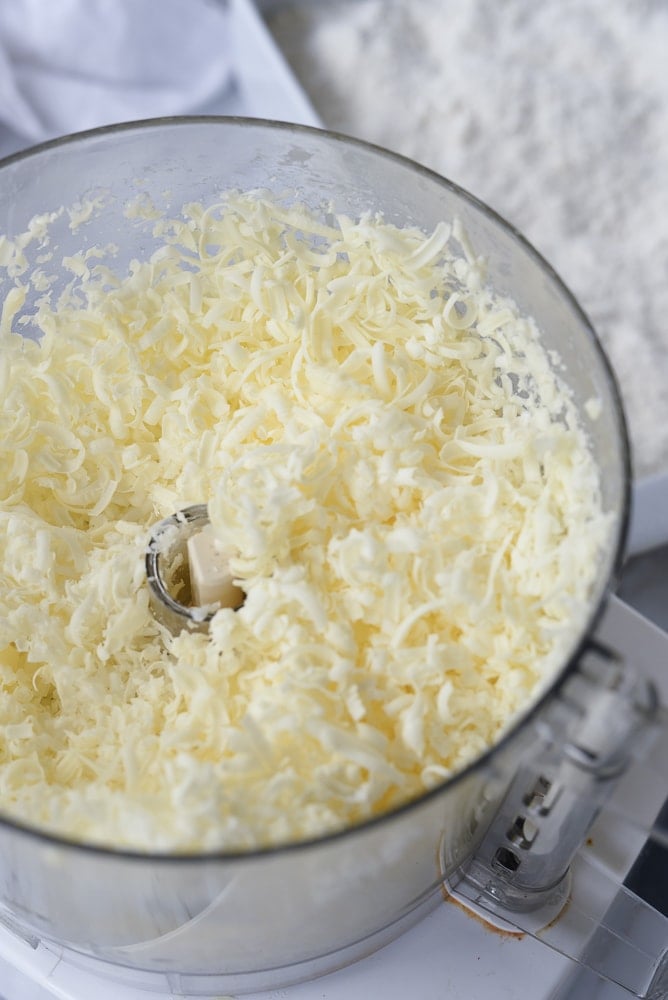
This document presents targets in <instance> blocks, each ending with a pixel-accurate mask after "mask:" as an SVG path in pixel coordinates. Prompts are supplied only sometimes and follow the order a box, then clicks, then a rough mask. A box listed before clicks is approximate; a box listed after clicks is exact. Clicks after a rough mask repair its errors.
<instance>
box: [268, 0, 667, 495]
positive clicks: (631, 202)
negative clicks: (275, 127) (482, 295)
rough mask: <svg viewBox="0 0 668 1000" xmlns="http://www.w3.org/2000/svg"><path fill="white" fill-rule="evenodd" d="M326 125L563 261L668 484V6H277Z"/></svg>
mask: <svg viewBox="0 0 668 1000" xmlns="http://www.w3.org/2000/svg"><path fill="white" fill-rule="evenodd" d="M264 7H265V15H266V17H267V22H268V24H269V27H270V30H271V31H272V33H273V35H274V37H275V39H276V41H277V42H278V44H279V46H280V47H281V49H282V50H283V52H284V54H285V55H286V56H287V58H288V60H289V61H290V63H291V65H292V67H293V69H294V71H295V73H296V75H297V77H298V78H299V80H300V82H301V83H302V86H303V87H304V89H305V90H306V92H307V94H308V95H309V97H310V98H311V100H312V102H313V104H314V105H315V108H316V110H317V112H318V113H319V114H320V116H321V118H322V120H323V122H324V124H325V125H326V126H327V127H330V128H333V129H337V130H340V131H342V132H346V133H348V134H352V135H356V136H358V137H360V138H364V139H367V140H370V141H373V142H376V143H379V144H380V145H383V146H386V147H388V148H390V149H393V150H396V151H398V152H401V153H404V154H406V155H408V156H411V157H412V158H414V159H416V160H418V161H420V162H421V163H424V164H426V165H427V166H430V167H432V168H433V169H435V170H437V171H438V172H439V173H441V174H444V175H445V176H447V177H449V178H450V179H451V180H453V181H455V182H457V183H458V184H460V185H461V186H462V187H465V188H467V189H468V190H470V191H471V192H473V193H474V194H476V195H477V196H478V197H480V198H482V200H483V201H486V202H487V203H488V204H490V205H492V206H493V207H494V208H495V209H496V210H497V211H499V212H500V213H501V214H502V215H504V216H505V217H506V218H508V219H509V220H510V221H512V222H513V223H514V224H515V225H516V226H517V227H518V228H519V229H520V230H522V231H523V232H524V233H525V235H526V236H528V238H529V239H530V240H531V241H532V242H533V243H534V244H535V245H536V246H537V248H538V249H539V250H540V251H541V252H542V253H543V254H544V255H545V256H546V257H547V258H548V260H549V261H550V262H551V263H552V264H553V266H554V267H555V268H556V269H557V271H558V272H559V273H560V274H561V275H562V277H563V278H564V279H565V281H566V283H567V284H568V285H570V287H571V288H572V290H573V291H574V292H575V294H576V295H577V297H578V298H579V300H580V302H581V304H582V305H583V307H584V308H585V310H586V311H587V312H588V313H589V315H590V317H591V318H592V320H593V322H594V325H595V327H596V328H597V330H598V332H599V335H600V337H601V339H602V341H603V343H604V345H605V347H606V349H607V350H608V353H609V355H610V357H611V359H612V362H613V365H614V367H615V370H616V372H617V376H618V379H619V381H620V384H621V388H622V392H623V397H624V400H625V405H626V410H627V416H628V418H629V423H630V429H631V437H632V443H633V448H634V455H635V471H636V474H637V475H638V476H647V475H649V474H656V473H661V472H668V322H667V321H666V315H668V69H666V66H667V65H668V4H666V3H665V2H663V0H543V2H542V3H540V4H536V3H534V2H533V0H504V2H503V3H496V2H493V0H467V2H465V3H464V2H460V3H455V2H454V0H410V2H408V0H326V2H325V0H321V2H318V0H310V2H309V0H301V2H299V0H291V2H280V0H265V2H264Z"/></svg>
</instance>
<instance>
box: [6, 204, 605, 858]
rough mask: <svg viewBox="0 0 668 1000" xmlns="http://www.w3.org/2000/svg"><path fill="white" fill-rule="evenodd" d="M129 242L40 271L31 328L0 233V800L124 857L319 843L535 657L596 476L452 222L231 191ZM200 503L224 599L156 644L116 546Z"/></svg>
mask: <svg viewBox="0 0 668 1000" xmlns="http://www.w3.org/2000/svg"><path fill="white" fill-rule="evenodd" d="M130 214H131V213H130ZM144 214H145V213H144ZM155 231H156V232H157V233H160V234H162V245H161V246H160V248H159V249H158V250H157V251H156V252H155V253H154V254H153V256H152V257H151V259H150V260H147V261H145V262H136V261H135V262H133V263H132V264H131V265H130V267H129V269H128V271H127V273H123V274H115V273H113V272H112V271H111V270H110V268H109V266H108V265H104V264H103V263H102V262H101V261H100V260H99V259H98V255H97V254H96V253H95V252H94V251H88V252H87V253H81V254H79V255H76V256H75V257H73V258H68V259H67V262H66V264H67V267H68V268H69V269H70V270H71V271H72V273H73V275H74V281H73V283H72V285H71V286H70V290H69V292H68V293H64V294H61V295H60V297H59V299H58V300H57V301H55V302H51V300H50V297H49V295H48V294H42V296H41V298H40V299H39V301H38V305H37V308H36V313H35V317H34V320H33V322H34V324H35V325H36V326H37V328H38V329H39V331H40V334H41V337H40V339H39V342H34V341H31V340H27V339H24V338H23V337H22V336H20V331H21V323H22V320H21V318H20V317H21V309H22V307H23V303H24V300H25V296H26V291H27V289H28V288H29V286H30V276H29V269H28V268H27V263H26V260H27V258H26V253H27V252H28V249H29V247H28V244H29V242H30V237H29V236H27V237H26V238H24V239H19V240H18V241H16V243H15V245H12V244H11V242H10V241H7V240H5V241H4V242H3V244H2V246H3V251H2V261H0V263H2V266H4V267H7V268H9V269H10V273H11V274H12V275H15V276H16V277H15V281H16V288H15V289H14V291H12V292H10V293H9V295H7V297H6V300H5V303H4V305H3V310H2V324H1V327H0V331H1V332H0V337H1V344H0V386H2V390H3V396H2V399H3V404H2V414H1V425H0V430H1V433H0V463H1V464H2V468H3V470H4V473H3V476H2V479H1V480H0V560H1V570H0V609H1V612H0V796H1V800H2V808H3V810H4V811H5V812H6V813H7V814H8V815H11V816H14V817H17V818H19V819H21V820H22V821H25V822H28V823H31V824H36V825H38V826H40V827H43V828H46V829H49V830H51V831H55V832H58V833H61V834H66V835H68V836H71V837H75V838H76V839H84V840H88V841H93V842H96V843H106V844H114V845H130V846H132V847H135V848H150V849H164V850H185V849H188V850H192V849H200V848H201V849H213V848H228V849H229V848H252V847H257V846H262V845H271V844H277V843H281V842H285V841H287V840H294V839H300V838H305V837H312V836H317V835H320V834H323V833H326V832H328V831H331V830H334V829H338V828H341V827H342V826H346V825H348V824H353V823H356V822H359V821H362V820H364V819H366V818H369V817H371V816H373V815H377V814H378V813H380V812H383V811H385V810H387V809H390V808H392V807H394V806H396V805H398V804H400V803H402V802H404V801H406V800H407V799H410V798H413V797H415V796H419V795H420V794H421V793H423V792H424V791H425V790H427V789H429V788H431V787H433V786H434V785H435V784H437V783H439V782H441V781H443V780H444V779H445V778H447V777H448V776H449V775H451V774H452V773H454V772H456V771H457V770H459V769H460V768H462V767H463V766H465V765H466V764H468V763H469V762H470V761H472V760H473V759H474V758H475V757H476V756H478V755H479V754H480V753H481V751H483V750H484V749H485V748H487V747H488V746H490V745H491V744H493V743H494V741H495V740H497V739H498V737H499V735H500V733H501V732H502V731H503V730H504V728H505V727H507V726H508V724H509V723H510V722H511V721H512V719H513V718H514V717H515V716H516V714H517V713H518V712H519V711H520V710H522V709H524V708H525V707H526V706H527V704H528V703H529V702H530V701H531V699H532V697H534V696H535V694H536V692H537V691H538V690H539V688H540V687H541V685H543V684H544V683H546V681H547V680H548V679H549V678H550V677H551V676H553V674H554V672H555V670H556V669H557V668H558V667H559V666H560V664H561V663H562V661H563V657H564V655H565V654H566V652H567V651H569V650H570V648H571V646H572V644H573V641H574V636H575V635H576V634H577V630H578V629H579V628H580V626H581V625H582V622H583V621H584V618H585V616H586V613H587V608H588V597H589V594H590V590H591V587H592V582H593V579H594V576H595V574H596V571H597V566H598V563H599V556H600V553H601V550H602V547H603V546H604V545H605V543H606V540H607V534H608V518H607V517H606V516H605V515H604V514H603V513H602V510H601V501H600V492H599V482H598V473H597V469H596V467H595V464H594V461H593V458H592V456H591V454H590V452H589V450H588V446H587V442H586V439H585V436H584V433H583V431H582V429H581V427H580V425H579V422H578V419H577V415H576V413H575V408H574V406H573V404H572V403H571V401H570V398H569V396H568V393H567V391H566V389H565V387H564V386H563V384H562V383H561V382H560V380H559V378H558V377H557V376H556V375H555V374H554V371H553V369H552V368H551V367H550V364H549V362H548V358H547V356H546V352H545V351H544V349H543V347H542V345H541V343H540V337H539V334H538V332H537V331H536V329H535V327H534V325H533V323H532V322H531V321H530V320H528V319H526V318H523V317H521V316H520V315H519V314H518V311H517V309H516V308H515V306H514V305H513V303H512V302H510V301H508V300H507V299H501V298H499V297H497V296H495V295H494V294H493V292H492V291H491V290H490V289H489V288H488V287H487V286H486V284H485V275H484V266H483V263H482V262H481V261H480V260H479V259H477V258H476V256H475V253H474V251H473V250H472V249H471V248H470V247H469V245H468V242H467V240H466V237H465V234H464V233H463V232H462V229H461V226H460V225H459V223H457V222H455V223H454V225H453V226H450V225H446V224H445V223H443V224H439V225H438V226H437V227H436V228H435V230H434V232H433V233H431V234H427V235H425V234H423V233H421V232H418V231H417V230H412V229H406V230H399V229H397V228H395V227H394V226H391V225H389V224H386V223H384V222H383V220H382V219H379V218H362V219H359V220H353V219H350V218H346V217H340V218H337V219H334V220H332V221H331V224H329V225H325V224H323V223H322V222H321V221H319V220H316V218H315V217H314V216H312V215H311V214H310V213H309V212H308V211H306V210H304V209H300V208H299V207H292V208H290V209H287V208H285V207H282V206H280V205H278V204H272V203H270V202H268V201H266V200H263V199H262V198H261V197H255V196H240V195H230V196H229V197H228V198H227V199H226V200H225V201H224V203H223V204H222V205H218V206H213V207H208V208H206V209H204V207H202V206H198V205H192V206H188V207H187V208H186V209H185V210H184V218H183V219H181V220H180V221H179V220H160V219H159V220H158V221H157V222H156V223H155ZM27 247H28V249H27ZM51 257H53V248H51ZM44 281H45V278H44V273H43V271H41V272H40V273H39V290H40V291H41V292H43V291H44ZM15 331H18V332H15ZM202 502H208V504H209V513H210V517H211V522H212V524H213V530H214V531H215V533H216V537H217V539H218V542H219V545H220V547H221V548H222V549H223V550H225V551H226V552H228V551H230V552H233V553H235V555H234V556H233V557H231V560H230V568H231V571H232V575H233V577H234V579H235V580H236V581H237V582H238V583H239V584H240V585H241V586H242V588H243V592H244V593H245V595H246V596H245V602H244V604H243V606H242V607H241V608H240V609H239V610H238V611H232V610H230V609H226V608H224V609H222V610H220V611H219V612H218V613H217V614H216V616H215V617H214V619H213V622H212V625H211V630H210V634H209V635H208V636H206V635H201V634H189V633H185V632H184V633H181V634H180V635H178V636H176V637H172V636H171V635H169V634H168V633H167V632H166V631H165V630H164V629H163V628H162V627H161V626H160V625H159V624H158V623H157V622H156V621H155V619H154V618H153V617H152V615H151V613H150V610H149V606H148V596H147V588H146V584H145V577H144V562H143V560H144V549H145V546H146V543H147V539H148V536H149V533H150V528H151V526H152V525H153V524H154V523H155V522H156V521H157V520H158V519H160V518H162V517H167V516H169V515H171V514H172V513H173V512H174V511H175V510H177V509H180V508H183V507H185V506H187V505H189V504H193V503H202Z"/></svg>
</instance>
